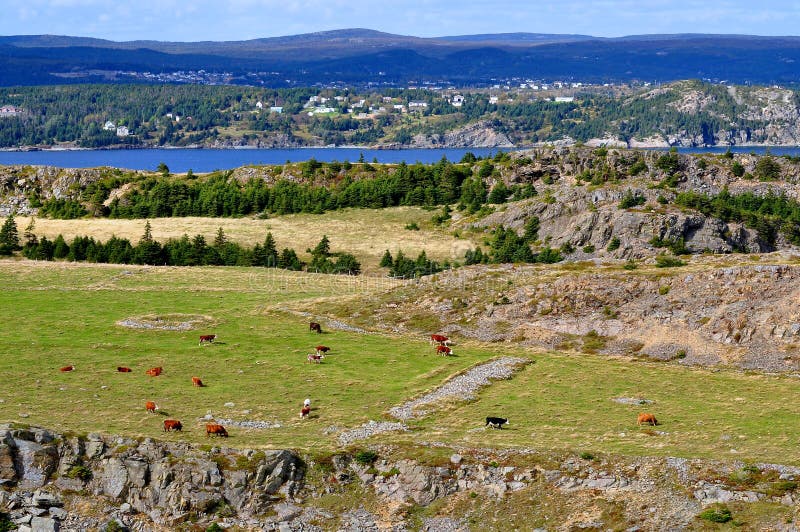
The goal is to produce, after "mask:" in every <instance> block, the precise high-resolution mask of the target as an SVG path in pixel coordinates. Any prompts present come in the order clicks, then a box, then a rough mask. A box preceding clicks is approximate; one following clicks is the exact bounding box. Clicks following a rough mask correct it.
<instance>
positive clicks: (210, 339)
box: [200, 334, 217, 345]
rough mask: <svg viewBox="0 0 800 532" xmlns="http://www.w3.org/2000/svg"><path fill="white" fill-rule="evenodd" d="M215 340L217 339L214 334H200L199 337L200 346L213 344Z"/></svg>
mask: <svg viewBox="0 0 800 532" xmlns="http://www.w3.org/2000/svg"><path fill="white" fill-rule="evenodd" d="M216 339H217V335H216V334H201V335H200V345H203V344H205V343H209V344H213V343H214V340H216Z"/></svg>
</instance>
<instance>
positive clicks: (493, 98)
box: [489, 96, 497, 105]
mask: <svg viewBox="0 0 800 532" xmlns="http://www.w3.org/2000/svg"><path fill="white" fill-rule="evenodd" d="M495 104H497V96H489V105H495Z"/></svg>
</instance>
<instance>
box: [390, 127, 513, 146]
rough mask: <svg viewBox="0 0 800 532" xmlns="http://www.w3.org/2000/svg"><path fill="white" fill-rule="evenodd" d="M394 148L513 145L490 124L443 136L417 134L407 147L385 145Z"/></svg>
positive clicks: (460, 129) (451, 132)
mask: <svg viewBox="0 0 800 532" xmlns="http://www.w3.org/2000/svg"><path fill="white" fill-rule="evenodd" d="M384 147H394V148H513V147H514V143H513V142H511V140H510V139H509V138H508V136H507V135H506V134H504V133H500V132H498V131H496V130H495V129H494V128H493V127H492V125H491V124H490V122H488V121H482V122H476V123H474V124H469V125H466V126H464V127H461V128H459V129H455V130H452V131H447V132H446V133H443V134H439V133H436V134H423V133H420V134H417V135H415V136H414V137H413V139H412V141H411V144H410V145H408V146H402V145H394V146H389V145H386V146H384Z"/></svg>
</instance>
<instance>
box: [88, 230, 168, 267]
mask: <svg viewBox="0 0 800 532" xmlns="http://www.w3.org/2000/svg"><path fill="white" fill-rule="evenodd" d="M161 252H162V249H161V244H159V243H158V242H156V241H155V240H154V239H153V232H152V228H151V226H150V220H147V222H146V223H145V224H144V234H143V235H142V238H141V239H140V240H139V243H138V244H137V245H136V248H135V250H134V253H133V259H134V260H133V262H135V263H136V264H152V265H156V264H163V263H164V261H163V260H162V256H161ZM76 260H79V259H76ZM86 260H88V253H87V256H86Z"/></svg>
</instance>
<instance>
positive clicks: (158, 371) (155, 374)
mask: <svg viewBox="0 0 800 532" xmlns="http://www.w3.org/2000/svg"><path fill="white" fill-rule="evenodd" d="M162 371H164V369H163V368H162V367H161V366H159V367H157V368H150V369H148V370H147V371H145V373H147V374H148V375H150V376H151V377H158V376H159V375H161V372H162Z"/></svg>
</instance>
